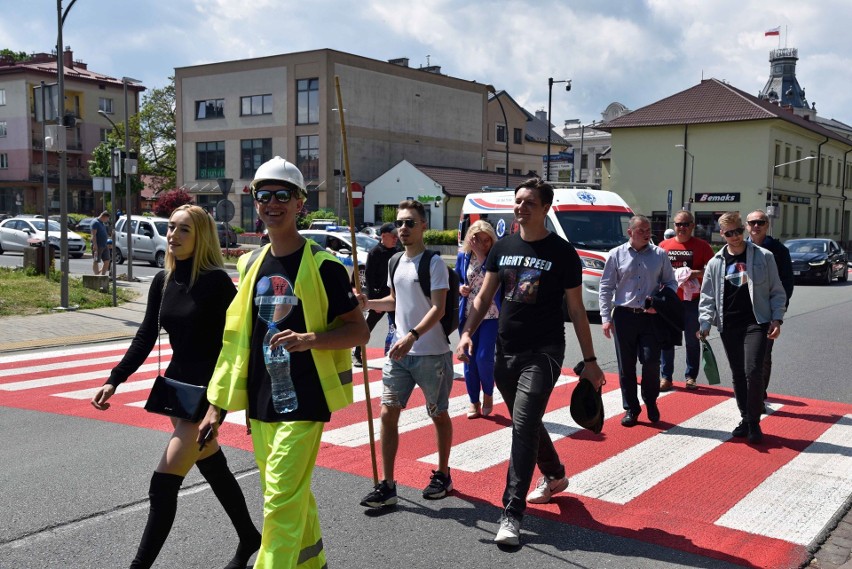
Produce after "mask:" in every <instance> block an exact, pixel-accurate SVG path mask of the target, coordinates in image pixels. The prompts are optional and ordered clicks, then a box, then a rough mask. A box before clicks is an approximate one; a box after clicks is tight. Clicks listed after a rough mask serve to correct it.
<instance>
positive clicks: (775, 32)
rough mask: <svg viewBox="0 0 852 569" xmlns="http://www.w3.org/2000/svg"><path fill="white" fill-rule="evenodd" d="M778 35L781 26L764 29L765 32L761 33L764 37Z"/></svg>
mask: <svg viewBox="0 0 852 569" xmlns="http://www.w3.org/2000/svg"><path fill="white" fill-rule="evenodd" d="M780 35H781V26H778V27H775V28H772V29H771V30H766V32H764V34H763V36H764V37H766V36H780Z"/></svg>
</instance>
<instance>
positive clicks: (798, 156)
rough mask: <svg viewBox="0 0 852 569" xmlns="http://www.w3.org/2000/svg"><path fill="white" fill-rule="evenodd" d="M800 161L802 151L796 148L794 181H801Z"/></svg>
mask: <svg viewBox="0 0 852 569" xmlns="http://www.w3.org/2000/svg"><path fill="white" fill-rule="evenodd" d="M801 160H802V149H801V148H797V149H796V179H797V180H801V179H802V162H801Z"/></svg>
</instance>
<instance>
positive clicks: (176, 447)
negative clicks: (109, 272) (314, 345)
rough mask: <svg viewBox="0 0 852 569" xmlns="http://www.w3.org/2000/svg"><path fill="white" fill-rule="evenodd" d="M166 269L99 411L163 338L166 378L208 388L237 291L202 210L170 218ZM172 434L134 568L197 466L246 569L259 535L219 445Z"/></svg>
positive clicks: (154, 544) (178, 423)
mask: <svg viewBox="0 0 852 569" xmlns="http://www.w3.org/2000/svg"><path fill="white" fill-rule="evenodd" d="M166 239H167V241H168V249H167V251H166V269H165V271H162V272H160V273H158V274H157V276H155V277H154V280H153V281H152V282H151V289H150V291H149V293H148V307H147V309H146V311H145V318H144V320H143V321H142V324H141V325H140V327H139V330H138V331H137V333H136V337H135V338H134V339H133V342H132V343H131V344H130V348H129V349H128V350H127V353H126V354H125V355H124V357H123V358H122V360H121V362H120V363H119V364H118V365H117V366H115V368H113V370H112V373H111V374H110V376H109V379H108V380H107V382H106V384H104V385H103V387H101V388H100V389H99V390H98V392H97V393H96V394H95V396H94V397H93V398H92V405H93V406H94V407H95V408H96V409H99V410H101V411H105V410H106V409H108V408H109V406H110V404H109V402H108V400H109V398H110V397H112V395H113V394H114V393H115V390H116V388H117V387H118V386H119V385H121V383H123V382H124V381H125V380H127V378H128V377H130V375H131V374H133V373H134V372H135V371H136V370H137V369H138V368H139V366H140V365H142V363H143V362H144V361H145V359H146V358H147V357H148V355H149V354H150V353H151V350H152V349H153V348H154V344H155V343H156V342H157V341H158V338H159V335H160V326H162V327H163V328H165V330H166V331H167V332H168V333H169V342H170V344H171V347H172V359H171V361H170V362H169V366H168V368H167V369H166V372H165V375H166V376H167V377H170V378H172V379H177V380H179V381H182V382H184V383H191V384H194V385H204V386H206V385H207V383H208V382H209V381H210V377H211V375H212V373H213V368H214V367H215V365H216V359H217V358H218V356H219V351H220V350H221V348H222V332H223V330H224V328H225V311H226V310H227V308H228V305H229V304H230V303H231V300H232V299H233V297H234V295H235V294H236V289H235V287H234V283H233V282H232V280H231V278H230V277H229V276H228V274H227V273H226V272H225V271H224V270H223V266H224V262H223V260H222V251H221V249H220V248H219V236H218V232H217V231H216V224H215V223H214V221H213V218H212V217H210V214H208V213H207V212H206V211H204V209H202V208H200V207H198V206H196V205H191V204H187V205H183V206H180V207H179V208H177V209H175V210H174V212H173V213H172V215H171V217H169V226H168V233H167V234H166ZM171 422H172V425H173V426H174V432H173V433H172V435H171V437H169V441H168V443H167V445H166V449H165V451H164V452H163V455H162V456H161V457H160V462H159V464H158V465H157V468H156V469H155V470H154V474H153V476H152V477H151V484H150V489H149V491H148V496H149V498H150V509H149V511H148V522H147V524H146V526H145V531H144V533H143V534H142V540H141V542H140V543H139V549H138V551H137V553H136V558H135V559H134V560H133V562H132V563H131V564H130V567H131V568H142V567H151V565H152V564H153V563H154V560H155V559H156V558H157V555H158V554H159V552H160V549H161V548H162V546H163V544H164V543H165V541H166V538H167V537H168V535H169V532H170V530H171V527H172V523H173V522H174V519H175V513H176V511H177V496H178V491H179V490H180V486H181V484H182V483H183V479H184V477H185V476H186V475H187V473H188V472H189V470H190V469H191V468H192V466H193V465H197V466H198V470H199V471H200V472H201V474H202V476H204V478H205V479H206V480H207V482H208V483H209V484H210V487H211V488H212V489H213V493H214V494H215V495H216V497H217V498H218V499H219V502H220V503H221V504H222V506H223V507H224V508H225V512H226V513H227V514H228V517H229V518H230V519H231V522H232V523H233V524H234V528H235V529H236V530H237V535H238V537H239V545H238V546H237V552H236V554H235V555H234V557H233V559H231V561H230V562H229V563H228V565H227V567H226V569H237V568H242V567H245V566H246V564H247V563H248V560H249V558H250V557H251V556H252V554H254V552H255V551H257V550H258V548H259V547H260V533H259V532H258V531H257V528H256V527H255V525H254V522H253V521H252V519H251V516H250V515H249V512H248V508H247V507H246V502H245V497H244V496H243V492H242V490H241V489H240V485H239V483H238V482H237V480H236V479H235V478H234V475H233V473H232V472H231V471H230V469H229V468H228V462H227V460H226V459H225V455H224V453H223V452H222V449H221V448H220V447H219V443H218V442H217V440H216V439H215V438H214V439H213V440H211V441H210V442H209V443H207V444H206V445H203V448H201V449H200V448H199V444H198V442H197V439H198V437H199V432H198V424H197V423H191V422H189V421H185V420H182V419H175V418H171Z"/></svg>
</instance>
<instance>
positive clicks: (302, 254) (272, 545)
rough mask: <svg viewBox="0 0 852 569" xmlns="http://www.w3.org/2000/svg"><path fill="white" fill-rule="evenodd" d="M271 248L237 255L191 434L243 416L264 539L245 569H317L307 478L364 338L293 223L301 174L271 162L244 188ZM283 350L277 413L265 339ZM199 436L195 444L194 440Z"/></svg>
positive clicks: (338, 273) (338, 272)
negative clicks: (287, 397)
mask: <svg viewBox="0 0 852 569" xmlns="http://www.w3.org/2000/svg"><path fill="white" fill-rule="evenodd" d="M250 187H251V192H252V196H253V197H254V200H255V209H256V211H257V215H258V217H259V218H260V219H261V220H262V221H263V223H264V224H265V225H266V227H267V229H268V230H269V240H270V243H269V244H268V245H266V246H264V247H261V248H259V249H257V250H255V251H254V252H252V253H251V254H246V255H243V256H242V257H240V259H239V261H238V262H237V269H238V270H239V273H240V287H239V290H238V292H237V296H236V297H235V298H234V300H233V301H232V302H231V305H230V307H229V308H228V312H227V315H226V319H225V332H224V338H223V343H222V351H221V353H220V355H219V360H218V362H217V364H216V370H215V371H214V373H213V378H212V379H211V381H210V385H209V387H208V390H207V396H208V399H209V400H210V403H211V405H210V409H209V411H208V413H207V415H206V417H205V418H204V419H203V420H202V422H201V424H200V425H199V433H204V432H205V430H206V429H211V430H212V436H214V437H215V436H216V434H217V431H218V425H219V423H220V421H221V420H222V419H223V417H222V415H221V413H220V409H225V410H228V411H237V410H243V409H245V410H246V414H247V417H248V419H249V420H250V433H251V436H252V443H253V445H254V453H255V459H256V461H257V465H258V470H259V471H260V483H261V489H262V490H263V497H264V506H263V510H264V519H263V535H262V541H261V547H260V551H259V552H258V554H257V561H256V562H255V565H254V567H255V568H257V569H270V568H274V567H296V565H297V564H298V566H299V567H310V568H316V569H319V568H320V567H325V561H326V559H325V551H324V550H323V547H322V534H321V532H320V525H319V517H318V512H317V505H316V500H315V499H314V495H313V493H312V492H311V475H312V473H313V468H314V463H315V461H316V457H317V453H318V451H319V446H320V438H321V436H322V430H323V426H324V425H325V423H326V422H328V421H329V420H330V418H331V413H332V412H333V411H337V410H338V409H341V408H343V407H345V406H346V405H348V404H349V403H351V402H352V399H353V394H352V364H351V361H350V357H349V349H350V348H352V347H353V346H355V345H359V344H363V343H365V342H367V340H369V337H370V333H369V331H368V330H367V324H366V322H365V321H364V316H363V314H362V313H361V311H360V310H359V308H358V302H357V299H356V298H355V295H354V293H353V291H352V289H351V286H350V283H349V274H348V272H347V271H346V268H345V267H344V266H343V264H342V263H341V262H340V261H339V260H338V259H337V258H336V257H335V256H334V255H332V254H331V253H328V252H327V251H326V250H325V249H323V248H322V247H321V246H320V245H318V244H317V243H315V242H313V241H310V240H306V239H305V238H304V237H302V236H301V235H300V234H299V232H298V230H297V228H296V218H297V216H298V214H299V212H300V211H301V209H302V206H303V205H304V203H305V199H306V197H307V193H306V191H305V182H304V179H303V178H302V173H301V172H299V170H298V169H297V168H296V166H295V165H293V164H292V163H290V162H288V161H287V160H284V159H283V158H280V157H278V156H276V157H275V158H273V159H272V160H270V161H268V162H265V163H264V164H261V166H260V167H259V168H258V169H257V173H256V174H255V178H254V180H253V181H252V183H251V186H250ZM269 329H277V332H276V333H275V334H274V335H273V336H272V337H271V341H270V343H269V345H270V346H271V347H273V348H274V347H277V346H283V347H284V348H285V349H286V350H287V351H288V352H290V375H291V377H292V380H293V384H294V386H295V389H296V399H297V401H298V404H297V407H296V409H295V410H293V411H290V412H285V413H281V412H278V411H277V410H276V409H275V406H274V405H273V402H272V381H271V379H270V377H269V373H268V372H267V369H266V364H265V362H264V348H265V346H264V337H265V336H266V334H267V331H268V330H269ZM201 436H202V435H201V434H199V438H201Z"/></svg>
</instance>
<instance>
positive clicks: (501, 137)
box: [495, 124, 506, 144]
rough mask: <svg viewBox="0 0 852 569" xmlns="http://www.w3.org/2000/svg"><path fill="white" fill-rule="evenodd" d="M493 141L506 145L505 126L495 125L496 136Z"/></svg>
mask: <svg viewBox="0 0 852 569" xmlns="http://www.w3.org/2000/svg"><path fill="white" fill-rule="evenodd" d="M495 140H497V142H501V143H503V144H506V125H504V124H498V125H497V136H496V138H495Z"/></svg>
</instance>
